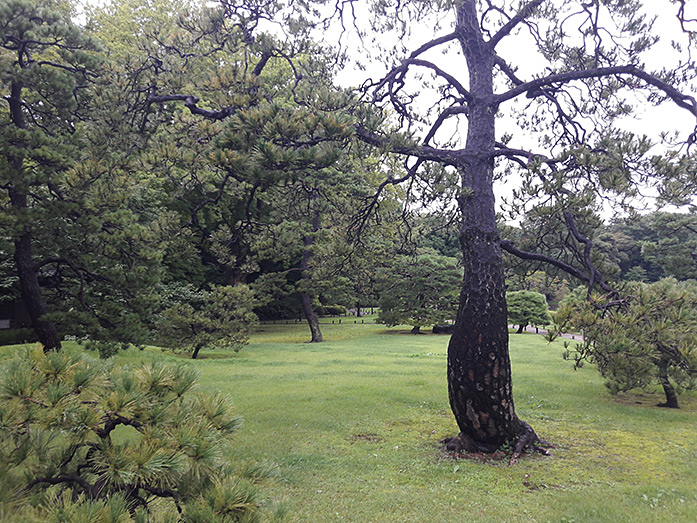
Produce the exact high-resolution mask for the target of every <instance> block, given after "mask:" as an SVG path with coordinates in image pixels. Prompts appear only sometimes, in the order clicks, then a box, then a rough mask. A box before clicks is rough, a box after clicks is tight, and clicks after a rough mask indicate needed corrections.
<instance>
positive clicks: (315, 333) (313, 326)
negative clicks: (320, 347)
mask: <svg viewBox="0 0 697 523" xmlns="http://www.w3.org/2000/svg"><path fill="white" fill-rule="evenodd" d="M300 301H301V303H302V307H303V313H304V314H305V318H306V319H307V324H308V325H309V327H310V333H311V334H312V339H311V340H310V343H319V342H321V341H322V331H321V330H320V328H319V318H318V317H317V313H316V312H315V310H314V309H313V308H312V297H311V296H310V295H309V294H308V293H307V292H303V293H302V294H301V295H300Z"/></svg>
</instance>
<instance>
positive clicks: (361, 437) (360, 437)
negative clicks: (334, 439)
mask: <svg viewBox="0 0 697 523" xmlns="http://www.w3.org/2000/svg"><path fill="white" fill-rule="evenodd" d="M349 441H350V442H351V443H357V442H359V441H367V442H369V443H382V442H383V441H385V438H383V437H382V436H380V435H379V434H374V433H372V432H371V433H365V434H352V435H351V437H350V438H349Z"/></svg>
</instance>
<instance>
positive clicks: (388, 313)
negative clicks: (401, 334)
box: [377, 249, 462, 334]
mask: <svg viewBox="0 0 697 523" xmlns="http://www.w3.org/2000/svg"><path fill="white" fill-rule="evenodd" d="M381 277H382V279H383V285H382V287H383V288H382V290H381V295H380V309H381V310H380V314H379V315H378V317H377V321H378V323H385V324H386V325H388V326H390V327H392V326H394V325H411V326H412V327H413V328H412V332H413V333H414V334H416V333H418V332H420V328H421V327H426V326H429V325H435V324H436V323H445V322H448V321H450V320H454V319H455V314H456V311H457V304H458V299H459V296H460V283H461V280H462V272H461V269H460V267H459V266H458V261H457V259H456V258H449V257H447V256H441V255H439V254H437V253H435V252H433V251H432V250H426V249H424V251H422V252H421V253H420V254H418V255H417V256H398V257H397V258H396V259H395V261H394V263H393V264H392V265H391V266H390V267H389V268H388V269H384V270H382V271H381Z"/></svg>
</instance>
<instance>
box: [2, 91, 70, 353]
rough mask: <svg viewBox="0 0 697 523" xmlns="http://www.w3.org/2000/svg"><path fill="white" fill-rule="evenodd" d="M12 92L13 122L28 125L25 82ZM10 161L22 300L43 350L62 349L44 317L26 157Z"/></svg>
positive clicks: (16, 256) (16, 255)
mask: <svg viewBox="0 0 697 523" xmlns="http://www.w3.org/2000/svg"><path fill="white" fill-rule="evenodd" d="M10 93H11V94H10V97H9V103H10V114H11V118H12V123H13V124H14V125H15V126H16V127H18V128H20V129H25V128H26V125H25V123H24V117H23V115H22V85H21V84H18V83H16V82H14V83H12V87H11V90H10ZM9 162H10V164H11V165H12V167H13V170H14V172H15V173H17V176H16V182H15V184H14V185H13V186H12V187H10V188H9V189H8V195H9V198H10V205H11V206H12V209H13V210H14V211H15V213H16V215H17V216H18V217H19V220H20V227H19V228H18V229H19V231H20V232H19V233H18V235H17V236H16V237H15V238H14V248H15V252H14V261H15V267H16V269H17V277H18V279H19V289H20V293H21V297H22V302H23V303H24V305H25V307H26V308H27V312H28V314H29V318H30V319H31V323H32V327H33V328H34V332H36V336H37V337H38V338H39V342H41V344H42V345H43V346H44V350H45V351H49V350H60V348H61V343H60V337H59V335H58V329H57V328H56V325H55V324H54V323H53V322H51V321H47V320H46V319H45V315H46V313H47V312H48V311H47V308H46V301H45V300H44V297H43V293H42V291H41V286H40V285H39V270H38V268H37V265H36V262H35V261H34V254H33V250H32V242H33V234H32V229H31V221H30V219H29V218H28V217H27V210H28V209H29V202H28V196H27V193H28V189H27V187H28V184H26V180H24V176H23V172H22V171H23V170H24V159H23V158H22V156H20V155H13V156H12V157H10V158H9ZM25 185H26V186H25Z"/></svg>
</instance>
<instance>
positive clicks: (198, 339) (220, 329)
mask: <svg viewBox="0 0 697 523" xmlns="http://www.w3.org/2000/svg"><path fill="white" fill-rule="evenodd" d="M256 305H257V298H256V295H255V293H254V291H253V290H252V289H250V288H249V287H248V286H247V285H236V286H219V287H214V288H213V289H212V290H210V291H208V292H203V293H200V294H199V295H198V299H189V300H188V302H185V303H176V304H175V305H173V306H171V307H169V308H168V309H167V310H165V311H164V313H163V314H162V317H161V320H160V322H159V325H158V332H159V341H160V343H161V344H162V345H164V346H166V347H170V348H173V349H175V350H180V351H185V352H190V353H191V357H192V358H193V359H195V358H196V357H198V354H199V351H200V350H201V349H204V348H205V349H228V350H234V351H235V352H238V351H239V350H241V349H242V347H244V346H245V345H246V344H247V343H248V342H249V334H250V332H251V328H252V326H253V325H254V324H255V323H256V321H257V316H256V314H254V312H253V309H254V307H256Z"/></svg>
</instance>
